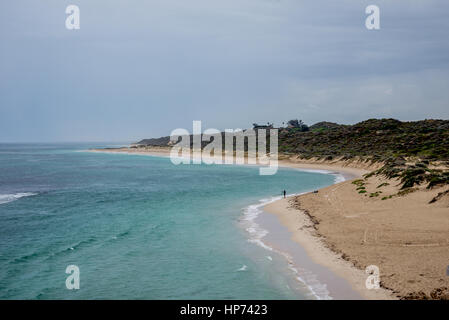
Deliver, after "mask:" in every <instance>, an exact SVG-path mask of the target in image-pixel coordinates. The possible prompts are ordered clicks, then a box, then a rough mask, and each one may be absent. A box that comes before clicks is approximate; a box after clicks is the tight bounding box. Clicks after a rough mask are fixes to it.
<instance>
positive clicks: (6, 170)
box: [0, 144, 335, 299]
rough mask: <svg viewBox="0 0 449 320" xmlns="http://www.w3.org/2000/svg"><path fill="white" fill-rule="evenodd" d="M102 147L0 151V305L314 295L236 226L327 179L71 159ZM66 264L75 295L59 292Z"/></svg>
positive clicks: (134, 160) (88, 156)
mask: <svg viewBox="0 0 449 320" xmlns="http://www.w3.org/2000/svg"><path fill="white" fill-rule="evenodd" d="M102 146H105V145H104V144H103V145H102V144H83V145H81V144H80V145H75V144H66V145H64V144H55V145H43V144H40V145H38V144H29V145H26V144H22V145H13V144H0V298H1V299H309V298H311V297H310V294H309V293H308V291H307V289H306V288H305V287H304V286H301V284H293V283H292V278H293V277H292V276H291V275H289V272H288V268H287V266H286V262H285V261H284V260H283V259H282V258H281V257H277V256H276V255H275V254H273V253H270V255H269V252H268V251H267V250H265V249H264V248H262V247H260V246H257V245H256V244H254V243H252V242H250V241H248V239H249V234H248V232H247V231H246V230H245V228H244V227H242V223H241V220H242V217H243V213H244V208H246V207H247V206H249V205H251V204H254V203H257V202H258V201H259V200H260V199H263V198H269V197H272V196H279V195H280V193H281V191H282V190H283V189H286V190H287V192H288V193H297V192H304V191H309V190H312V189H316V188H320V187H324V186H326V185H330V184H332V183H333V181H334V179H335V177H334V176H332V175H328V174H320V173H311V172H301V171H297V170H293V169H280V170H279V171H278V173H277V174H276V175H274V176H260V175H259V174H258V168H256V167H249V166H207V165H180V166H174V165H173V164H172V163H171V162H170V160H169V159H167V158H159V157H150V156H139V155H126V154H101V153H88V152H79V151H80V150H85V149H87V148H89V147H102ZM268 258H269V259H268ZM72 264H73V265H77V266H78V267H79V269H80V290H68V289H67V288H66V286H65V280H66V277H67V276H68V275H67V274H66V273H65V269H66V267H67V266H68V265H72ZM295 286H296V287H295Z"/></svg>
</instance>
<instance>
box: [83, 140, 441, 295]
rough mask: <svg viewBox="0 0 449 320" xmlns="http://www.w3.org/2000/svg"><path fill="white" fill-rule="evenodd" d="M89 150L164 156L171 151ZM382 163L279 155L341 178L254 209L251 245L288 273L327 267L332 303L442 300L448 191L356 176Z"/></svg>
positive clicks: (293, 164) (287, 162) (284, 163)
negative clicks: (370, 270) (257, 230)
mask: <svg viewBox="0 0 449 320" xmlns="http://www.w3.org/2000/svg"><path fill="white" fill-rule="evenodd" d="M89 151H91V152H92V150H89ZM93 152H106V153H111V152H112V153H129V154H139V155H152V156H159V157H161V156H162V157H167V156H169V153H170V148H167V147H158V148H146V149H145V150H144V151H142V149H140V150H132V149H126V148H125V149H123V148H122V149H109V150H104V149H102V150H95V151H93ZM382 165H383V164H381V163H376V164H368V163H366V162H365V161H361V160H359V159H353V160H350V161H341V160H338V159H336V160H318V159H310V160H304V159H299V157H297V156H294V155H285V154H281V155H280V156H279V167H288V168H292V169H299V170H303V171H312V172H313V171H315V172H322V173H327V174H336V175H342V176H343V177H344V180H345V181H342V182H339V181H336V182H335V183H334V184H332V185H330V186H328V187H325V188H322V189H319V190H317V191H314V192H309V193H305V194H301V195H295V194H294V195H290V196H289V197H288V198H287V199H280V200H276V201H272V202H270V203H268V204H266V205H263V206H261V207H263V209H262V210H261V212H260V213H259V214H258V215H257V218H255V219H258V221H257V223H261V224H264V225H263V227H264V229H265V230H268V231H269V232H268V234H267V235H266V238H265V239H262V238H263V237H262V238H259V239H258V240H257V241H259V242H260V243H259V244H261V245H262V246H269V245H272V246H274V247H276V248H277V249H278V251H280V252H281V254H282V253H285V255H284V257H286V258H287V261H288V263H289V267H290V268H291V269H292V268H296V271H298V268H299V269H300V266H302V264H304V263H305V261H306V262H307V264H309V266H310V265H311V264H310V263H313V264H314V265H313V266H312V267H311V269H315V270H318V269H321V268H324V269H325V270H327V271H325V272H324V273H323V272H321V271H320V272H317V273H318V275H317V276H318V278H319V279H318V280H320V279H321V283H325V284H326V285H327V288H328V289H329V290H328V291H329V292H330V294H329V295H330V296H331V297H332V298H335V299H359V298H363V299H376V300H378V299H382V300H384V299H398V298H403V299H449V290H448V288H449V277H448V276H447V274H446V272H447V271H446V270H447V269H448V268H449V267H448V262H447V261H449V238H448V237H447V235H448V230H449V216H448V215H447V207H449V198H448V197H444V198H441V197H440V195H441V194H447V193H448V192H449V188H448V186H440V187H435V188H431V189H429V188H426V186H424V185H419V186H418V187H415V188H409V189H411V190H403V189H401V183H400V180H399V179H387V178H385V177H383V176H376V175H369V176H365V177H364V178H363V179H360V177H362V175H364V174H365V173H368V172H372V171H374V170H376V169H378V168H380V167H381V166H382ZM323 171H324V172H323ZM354 179H357V180H354ZM287 191H288V190H287ZM435 198H438V199H439V198H441V200H440V201H437V202H435V201H434V200H435ZM272 199H273V198H272ZM257 205H260V203H259V204H257ZM281 238H282V239H281ZM265 242H266V243H265ZM309 260H310V261H309ZM371 265H374V266H376V267H378V268H379V271H380V279H379V280H380V288H379V289H372V290H368V289H367V288H366V285H365V283H366V280H367V278H368V276H369V274H367V273H365V268H366V267H367V266H371ZM292 270H293V269H292ZM313 271H314V270H312V272H313ZM296 274H298V272H296ZM341 279H344V282H339V281H341ZM298 280H300V281H301V282H303V283H304V284H305V285H306V286H307V285H308V284H307V282H306V281H302V280H303V279H302V280H301V279H299V278H298ZM342 283H343V284H342ZM346 284H348V285H349V289H348V286H347V285H346ZM343 287H344V288H346V289H341V288H343ZM354 292H355V293H356V295H354V294H353V293H354ZM357 295H358V296H357Z"/></svg>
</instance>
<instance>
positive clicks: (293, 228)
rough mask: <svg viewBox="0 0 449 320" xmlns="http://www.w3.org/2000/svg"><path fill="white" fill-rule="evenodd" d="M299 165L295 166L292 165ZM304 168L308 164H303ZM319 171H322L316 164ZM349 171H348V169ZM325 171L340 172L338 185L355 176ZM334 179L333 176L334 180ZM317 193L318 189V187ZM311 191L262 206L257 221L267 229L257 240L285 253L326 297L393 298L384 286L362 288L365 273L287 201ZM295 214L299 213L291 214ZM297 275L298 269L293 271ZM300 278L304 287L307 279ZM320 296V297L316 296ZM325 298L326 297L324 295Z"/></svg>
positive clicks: (357, 298) (365, 276)
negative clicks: (324, 240) (322, 287)
mask: <svg viewBox="0 0 449 320" xmlns="http://www.w3.org/2000/svg"><path fill="white" fill-rule="evenodd" d="M295 167H296V168H300V167H299V166H295ZM307 167H308V166H307ZM320 170H324V169H323V167H320ZM349 172H351V170H349ZM349 172H348V171H345V173H343V172H338V171H336V170H334V171H328V174H341V175H342V176H344V180H343V181H340V182H338V181H336V182H335V183H334V184H333V185H338V184H340V183H342V182H345V181H348V180H349V181H350V180H353V179H355V178H358V177H359V175H355V174H354V171H352V172H351V173H349ZM360 176H361V175H360ZM336 180H337V179H336ZM318 192H319V190H318ZM309 193H311V192H306V193H302V194H299V195H288V196H287V198H285V199H279V200H276V201H273V202H270V203H268V204H266V205H264V206H263V208H262V210H263V211H262V212H261V214H260V216H259V217H258V218H257V219H256V221H257V220H258V219H259V221H258V223H259V224H261V225H262V226H264V227H265V228H267V230H268V232H269V233H268V235H267V236H266V237H265V238H266V239H265V240H263V239H262V240H261V241H262V242H264V243H265V245H267V246H270V247H274V248H276V250H277V251H280V252H281V253H282V252H283V253H285V255H286V258H287V260H288V263H289V264H290V265H291V266H292V268H293V269H294V270H296V271H297V269H298V268H299V269H302V273H305V274H307V273H308V272H310V273H312V275H313V276H312V279H311V281H312V282H314V281H316V282H318V283H319V284H321V285H324V286H325V290H327V296H328V297H330V298H331V299H336V300H364V299H366V300H379V299H382V300H390V299H394V298H393V296H392V292H391V291H390V290H386V289H384V288H380V289H378V290H368V289H366V287H365V281H366V278H367V276H368V275H367V274H366V273H365V272H364V271H362V270H359V269H357V268H355V267H354V266H353V265H351V264H350V263H349V262H348V261H345V260H343V259H342V258H341V257H340V256H339V255H338V254H337V253H335V252H334V251H332V250H331V249H330V248H328V247H327V246H326V244H325V243H324V242H323V241H322V239H320V237H317V236H316V235H314V233H313V231H312V230H311V229H313V227H312V226H313V222H312V220H311V217H309V216H308V215H307V214H306V213H305V212H304V211H299V210H297V209H295V208H292V207H291V205H290V204H289V202H290V201H291V200H292V199H293V198H295V197H300V196H302V195H305V194H309ZM295 213H299V215H295ZM296 273H298V274H301V272H298V271H297V272H296ZM302 278H303V279H301V280H300V281H302V282H304V283H305V284H306V285H307V286H309V284H308V283H307V282H308V281H307V279H304V277H302ZM320 298H321V299H322V298H323V297H320ZM324 299H326V296H325V297H324Z"/></svg>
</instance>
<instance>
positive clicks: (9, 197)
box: [0, 192, 37, 204]
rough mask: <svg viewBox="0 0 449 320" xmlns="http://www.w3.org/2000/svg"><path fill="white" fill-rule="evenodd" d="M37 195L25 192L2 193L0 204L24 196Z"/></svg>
mask: <svg viewBox="0 0 449 320" xmlns="http://www.w3.org/2000/svg"><path fill="white" fill-rule="evenodd" d="M35 195H37V194H36V193H31V192H24V193H15V194H0V204H4V203H8V202H12V201H16V200H18V199H20V198H23V197H31V196H35Z"/></svg>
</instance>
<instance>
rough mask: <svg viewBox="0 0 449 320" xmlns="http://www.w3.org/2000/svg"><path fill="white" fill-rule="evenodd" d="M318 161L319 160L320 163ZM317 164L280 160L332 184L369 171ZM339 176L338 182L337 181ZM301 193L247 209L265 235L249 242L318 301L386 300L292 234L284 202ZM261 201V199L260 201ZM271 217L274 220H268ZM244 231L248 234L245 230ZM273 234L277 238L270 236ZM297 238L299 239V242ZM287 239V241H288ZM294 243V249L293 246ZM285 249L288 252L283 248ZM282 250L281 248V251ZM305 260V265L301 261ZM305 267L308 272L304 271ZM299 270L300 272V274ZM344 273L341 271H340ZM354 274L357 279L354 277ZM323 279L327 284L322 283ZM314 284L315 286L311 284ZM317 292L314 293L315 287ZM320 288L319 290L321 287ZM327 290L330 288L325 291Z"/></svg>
mask: <svg viewBox="0 0 449 320" xmlns="http://www.w3.org/2000/svg"><path fill="white" fill-rule="evenodd" d="M87 152H98V153H112V154H129V155H142V156H156V157H169V156H170V148H167V147H151V148H147V149H146V150H144V151H142V150H133V149H131V148H106V149H90V150H87ZM320 162H321V161H320ZM320 162H318V161H316V162H315V161H311V162H309V163H305V162H303V161H298V162H295V161H291V160H290V159H289V160H285V159H283V160H279V162H278V165H279V167H284V168H290V169H298V170H301V171H307V172H317V173H322V174H329V175H335V182H334V184H333V185H336V184H338V183H341V182H344V181H348V180H353V179H355V178H358V177H361V176H362V175H363V174H365V173H367V172H369V171H368V170H367V169H365V168H363V167H361V168H354V167H349V166H345V167H343V166H338V165H332V164H328V163H323V162H321V163H320ZM339 176H340V177H341V179H339ZM299 195H302V194H290V195H287V198H286V199H282V198H280V199H276V198H274V199H272V200H270V201H268V203H257V204H252V205H250V206H248V207H246V208H245V209H247V208H250V207H258V208H260V212H259V213H257V215H256V216H255V217H254V218H253V219H247V221H251V222H252V223H253V224H255V226H256V227H260V226H261V225H262V226H263V229H265V231H266V232H264V234H263V235H262V236H261V237H258V238H250V239H249V241H250V242H253V243H254V244H256V245H259V246H261V247H263V248H264V249H266V250H275V251H276V252H277V253H278V254H279V255H280V256H282V257H281V258H283V259H286V260H287V263H288V265H289V268H290V269H291V271H292V272H293V273H294V274H295V275H296V280H297V281H300V282H301V283H302V284H303V285H305V286H306V287H307V288H308V289H309V290H310V293H311V294H312V295H313V296H314V297H315V298H317V299H319V300H320V299H352V300H359V299H382V298H383V299H385V298H389V294H387V293H385V292H383V291H386V290H385V289H380V290H381V291H382V293H381V294H380V295H379V294H373V293H371V294H366V292H363V290H361V288H359V287H357V286H355V285H354V279H357V281H359V280H360V279H362V278H363V284H364V281H365V279H366V276H365V273H364V272H361V271H360V270H358V269H356V268H355V267H354V266H350V265H349V264H347V263H345V261H344V260H342V259H339V258H338V257H336V254H335V253H334V252H332V251H330V250H329V249H328V248H326V246H325V245H324V243H321V242H319V241H317V239H314V238H313V236H311V235H310V236H305V235H306V233H305V232H304V236H302V237H296V236H295V232H298V230H296V229H297V228H296V227H295V228H294V229H292V227H291V226H292V224H291V222H292V221H289V219H288V218H287V219H285V209H287V208H286V207H285V201H286V200H289V199H291V198H293V197H295V196H299ZM261 201H263V200H261ZM270 216H273V217H274V218H275V219H270ZM303 219H304V220H303V221H302V225H301V226H300V227H299V228H301V229H303V228H304V227H306V226H308V225H309V221H308V220H310V218H308V217H307V216H306V215H305V214H303ZM246 232H248V233H250V232H249V231H248V230H246ZM273 235H276V236H275V237H273ZM280 235H283V236H284V237H283V239H279V236H280ZM299 239H300V240H299ZM289 240H290V241H289ZM288 242H293V243H294V244H295V245H296V247H295V246H292V245H291V244H292V243H288ZM286 247H288V248H289V249H288V250H285V248H286ZM283 248H284V249H283ZM312 251H317V252H320V254H319V255H313V254H311V253H312ZM299 258H300V259H299ZM305 260H307V262H306V263H304V261H305ZM298 261H301V262H302V263H301V264H305V265H306V266H308V267H309V268H310V267H311V266H313V267H312V268H311V270H305V269H304V266H302V265H300V263H298ZM299 269H301V271H299ZM342 271H344V272H342ZM359 271H360V272H359ZM354 275H357V276H354ZM323 279H324V280H325V281H326V282H327V283H325V282H324V281H323ZM311 282H314V284H311ZM317 286H318V287H319V288H318V291H320V292H317V288H316V287H317ZM320 287H321V288H320ZM327 288H329V289H330V291H329V289H327Z"/></svg>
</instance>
